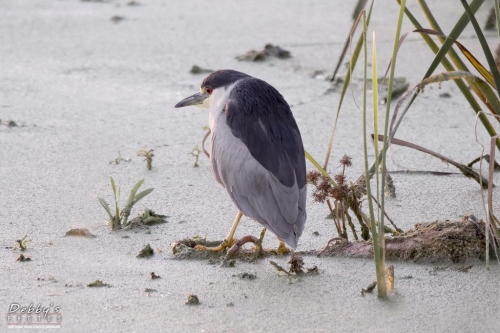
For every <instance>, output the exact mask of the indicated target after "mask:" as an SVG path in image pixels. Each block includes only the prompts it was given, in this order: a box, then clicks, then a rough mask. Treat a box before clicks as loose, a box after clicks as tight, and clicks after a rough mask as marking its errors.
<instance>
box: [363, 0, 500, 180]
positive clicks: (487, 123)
mask: <svg viewBox="0 0 500 333" xmlns="http://www.w3.org/2000/svg"><path fill="white" fill-rule="evenodd" d="M397 1H398V2H400V0H397ZM421 3H423V4H424V5H425V1H421ZM423 10H424V13H425V15H426V17H427V19H428V20H429V22H430V24H431V26H432V27H433V29H434V30H436V31H441V28H440V27H439V25H438V24H437V21H436V20H435V19H434V16H433V15H432V13H431V12H430V10H428V8H427V7H426V5H425V6H423ZM405 14H406V16H407V17H408V19H409V20H410V21H411V22H412V24H413V25H414V26H415V28H417V29H422V25H421V24H420V23H419V22H418V20H417V19H416V18H415V16H414V15H413V14H412V13H411V12H410V10H409V9H408V8H405ZM420 36H421V37H422V38H423V39H424V41H425V42H426V43H427V45H428V46H429V48H430V49H431V50H432V51H433V52H434V53H436V54H437V52H438V51H439V47H438V46H437V45H436V43H435V42H434V41H433V40H432V39H431V38H430V37H429V36H428V35H427V34H420ZM438 38H439V39H440V40H442V41H444V39H441V37H438ZM449 55H450V57H451V59H452V60H453V62H454V63H455V65H456V66H457V68H458V69H459V70H462V71H466V72H468V71H469V70H468V69H467V67H466V66H465V64H464V63H463V61H462V60H461V59H460V57H459V56H458V54H457V53H456V52H455V51H454V50H453V49H450V52H449ZM442 65H443V66H444V68H445V69H446V70H447V71H449V72H451V71H455V68H454V67H453V65H452V64H451V63H450V62H449V60H448V59H447V58H446V57H444V58H443V60H442ZM454 82H455V84H456V85H457V87H458V88H459V89H460V92H462V94H463V95H464V96H465V98H466V99H467V101H468V102H469V104H470V106H471V107H472V109H473V110H474V112H475V113H476V114H479V115H478V117H479V120H480V121H481V123H482V124H483V126H484V128H485V129H486V131H487V132H488V134H489V135H490V136H492V137H493V136H496V135H497V133H496V131H495V129H494V128H493V126H492V125H491V122H490V121H489V119H488V117H487V116H486V115H485V114H484V113H482V112H481V111H482V107H481V106H480V105H479V103H478V102H477V101H476V99H475V98H474V96H473V95H472V93H471V92H470V91H469V89H468V88H467V85H466V84H465V83H464V82H463V81H462V80H455V81H454ZM468 83H469V85H470V87H471V88H472V90H474V92H475V93H476V94H477V95H478V97H480V98H481V95H480V94H479V91H480V90H479V89H478V87H476V86H475V85H474V81H468ZM415 96H416V95H415V94H414V95H413V96H412V98H413V99H414V97H415ZM481 99H482V98H481ZM483 101H484V100H483ZM487 106H488V105H487ZM408 109H409V106H408V107H406V108H405V110H404V111H403V113H402V115H401V117H400V119H399V120H398V122H397V123H396V125H395V126H394V131H393V132H392V133H391V134H395V132H396V130H397V128H398V127H399V124H400V123H401V121H402V119H403V117H404V115H405V114H406V112H407V111H408ZM490 110H491V109H490ZM496 146H497V148H498V149H499V150H500V139H497V140H496ZM371 172H373V167H372V170H371Z"/></svg>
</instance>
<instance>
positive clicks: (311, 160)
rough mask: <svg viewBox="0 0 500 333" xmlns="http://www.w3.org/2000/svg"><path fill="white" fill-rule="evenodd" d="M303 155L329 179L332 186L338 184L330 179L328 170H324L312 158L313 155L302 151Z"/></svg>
mask: <svg viewBox="0 0 500 333" xmlns="http://www.w3.org/2000/svg"><path fill="white" fill-rule="evenodd" d="M304 155H305V156H306V158H307V159H308V160H309V162H311V163H312V164H313V165H314V166H315V167H316V169H318V171H319V172H321V174H322V175H323V176H324V177H326V178H328V180H329V181H330V183H332V184H333V186H335V187H337V186H338V185H337V183H336V182H335V181H334V180H333V179H332V177H330V175H329V174H328V172H326V170H325V169H323V167H322V166H321V165H320V164H319V163H318V162H317V161H316V160H315V159H314V157H312V156H311V155H310V154H309V153H308V152H307V151H304Z"/></svg>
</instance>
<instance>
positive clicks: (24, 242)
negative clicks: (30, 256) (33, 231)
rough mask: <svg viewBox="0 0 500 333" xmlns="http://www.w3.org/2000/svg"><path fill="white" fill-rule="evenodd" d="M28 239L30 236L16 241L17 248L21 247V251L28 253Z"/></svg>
mask: <svg viewBox="0 0 500 333" xmlns="http://www.w3.org/2000/svg"><path fill="white" fill-rule="evenodd" d="M26 237H28V235H25V236H24V237H23V238H21V239H17V240H16V243H17V246H19V249H20V250H21V251H26V249H27V248H28V240H27V239H26Z"/></svg>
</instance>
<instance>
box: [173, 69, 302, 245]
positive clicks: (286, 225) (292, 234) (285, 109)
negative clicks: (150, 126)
mask: <svg viewBox="0 0 500 333" xmlns="http://www.w3.org/2000/svg"><path fill="white" fill-rule="evenodd" d="M189 105H195V106H198V107H202V108H206V109H209V110H210V116H209V119H210V129H211V133H212V139H211V147H210V162H211V164H212V171H213V174H214V177H215V179H216V180H217V181H218V182H219V183H220V184H221V185H222V186H224V187H225V188H226V190H227V192H228V193H229V196H230V197H231V199H232V200H233V202H234V204H235V205H236V207H238V210H239V212H238V214H237V216H236V219H235V221H234V223H233V226H232V228H231V231H230V232H229V235H228V236H227V238H226V240H225V241H224V242H223V244H221V246H219V247H217V248H212V249H211V250H222V249H224V248H226V247H228V246H231V245H232V244H233V242H234V239H233V237H234V232H235V230H236V227H237V225H238V222H239V220H240V218H241V216H242V214H243V215H246V216H248V217H250V218H252V219H254V220H255V221H257V222H259V223H260V224H261V225H262V226H264V228H266V229H268V230H271V231H272V232H273V233H274V234H275V235H276V236H277V237H278V238H279V239H280V240H282V241H284V242H285V243H286V244H287V245H289V246H290V247H292V248H294V249H295V248H296V247H297V242H298V240H299V237H300V235H301V234H302V231H303V230H304V223H305V221H306V192H307V191H306V165H305V157H304V147H303V145H302V138H301V136H300V131H299V128H298V127H297V124H296V122H295V119H294V118H293V115H292V111H291V110H290V107H289V106H288V103H287V102H286V101H285V99H284V98H283V96H281V94H280V93H279V92H278V91H277V90H276V89H275V88H274V87H272V86H271V85H270V84H268V83H266V82H264V81H262V80H259V79H257V78H254V77H252V76H249V75H247V74H244V73H241V72H237V71H233V70H220V71H217V72H214V73H212V74H210V75H209V76H207V77H206V78H205V79H204V80H203V82H202V83H201V88H200V92H199V93H197V94H194V95H192V96H189V97H187V98H185V99H183V100H182V101H180V102H179V103H177V105H176V106H175V107H176V108H180V107H184V106H189Z"/></svg>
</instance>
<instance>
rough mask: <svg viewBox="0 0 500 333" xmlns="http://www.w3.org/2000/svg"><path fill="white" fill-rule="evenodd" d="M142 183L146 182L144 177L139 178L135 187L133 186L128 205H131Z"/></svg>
mask: <svg viewBox="0 0 500 333" xmlns="http://www.w3.org/2000/svg"><path fill="white" fill-rule="evenodd" d="M142 183H144V179H141V180H139V181H138V182H137V183H136V184H135V185H134V188H132V191H130V195H129V196H128V200H127V205H129V204H130V203H131V202H132V201H133V200H134V198H135V195H136V193H137V191H138V190H139V187H141V185H142Z"/></svg>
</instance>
